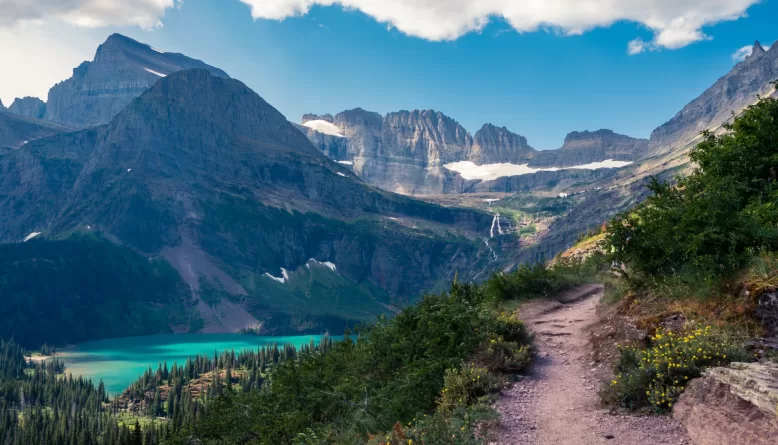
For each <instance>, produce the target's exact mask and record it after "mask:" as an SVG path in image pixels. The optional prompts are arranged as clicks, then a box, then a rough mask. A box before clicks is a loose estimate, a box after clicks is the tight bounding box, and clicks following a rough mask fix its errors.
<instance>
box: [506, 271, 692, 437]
mask: <svg viewBox="0 0 778 445" xmlns="http://www.w3.org/2000/svg"><path fill="white" fill-rule="evenodd" d="M601 297H602V286H599V285H589V286H583V287H580V288H577V289H575V290H573V291H571V292H569V293H568V294H566V295H563V296H562V298H560V301H562V302H566V303H560V302H559V301H533V302H530V303H527V304H525V305H523V306H522V308H521V318H522V319H523V320H524V321H525V323H526V324H527V327H528V328H529V329H530V330H531V331H532V332H533V333H534V334H535V347H536V348H537V350H538V356H537V357H536V359H535V362H534V364H533V367H532V369H531V370H530V372H529V375H528V376H527V377H526V378H525V379H524V380H522V381H521V382H518V383H516V384H514V385H513V386H512V387H511V388H510V389H507V390H505V391H503V394H502V395H501V397H500V400H499V401H498V402H497V403H496V405H495V408H496V409H497V411H498V412H499V413H500V415H501V419H502V420H501V428H500V429H499V431H498V433H497V436H498V439H497V441H496V442H492V443H493V444H499V445H517V444H533V445H536V444H537V445H547V444H548V445H552V444H553V445H583V444H619V445H632V444H634V445H639V444H640V445H643V444H689V443H690V441H689V439H688V436H687V435H686V432H685V431H684V429H683V427H681V426H680V425H679V424H678V423H676V422H675V421H673V420H672V418H670V417H663V416H632V415H627V414H613V413H611V412H610V410H608V409H603V407H602V406H601V405H600V402H599V395H598V390H599V389H600V386H601V385H602V382H601V381H600V380H599V379H598V377H597V376H602V375H603V367H608V366H610V364H608V363H599V364H598V363H595V362H594V361H592V347H591V344H590V342H589V332H590V330H591V329H597V326H596V323H597V322H598V318H597V314H596V309H597V304H598V302H599V301H600V298H601Z"/></svg>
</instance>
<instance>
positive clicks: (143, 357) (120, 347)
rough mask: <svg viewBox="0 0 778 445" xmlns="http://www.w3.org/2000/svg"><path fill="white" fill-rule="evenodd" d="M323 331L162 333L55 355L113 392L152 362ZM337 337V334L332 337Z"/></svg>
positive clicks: (296, 340)
mask: <svg viewBox="0 0 778 445" xmlns="http://www.w3.org/2000/svg"><path fill="white" fill-rule="evenodd" d="M321 337H322V336H321V335H301V336H293V337H262V336H256V335H243V334H183V335H174V334H160V335H147V336H142V337H123V338H112V339H107V340H97V341H91V342H87V343H82V344H79V345H76V346H72V347H69V348H65V349H62V350H58V351H57V355H56V357H57V358H58V359H60V360H62V361H63V362H64V363H65V368H66V372H68V373H71V374H73V376H74V377H77V376H83V377H85V378H90V379H92V381H93V382H94V384H95V385H97V384H98V382H99V381H100V380H101V379H102V380H103V384H105V389H106V391H107V392H108V394H110V395H116V394H118V393H120V392H121V391H122V390H124V389H125V388H126V387H128V386H129V385H130V384H131V383H132V382H133V381H135V380H136V379H137V378H138V377H139V376H140V375H141V374H143V372H145V371H146V369H148V367H149V366H151V367H152V368H153V369H155V370H156V369H157V364H158V363H161V362H164V361H167V364H168V368H170V367H171V366H172V365H173V363H179V364H183V363H185V362H186V359H187V358H188V357H193V356H195V355H197V354H200V355H207V356H213V353H214V351H217V352H221V351H229V350H234V351H235V353H238V352H240V351H242V350H246V349H257V348H258V347H261V346H272V345H273V344H277V345H278V346H283V345H284V344H291V345H294V346H301V345H304V344H308V343H310V341H311V340H313V341H315V342H316V343H318V342H319V340H320V339H321ZM333 338H334V339H338V337H333Z"/></svg>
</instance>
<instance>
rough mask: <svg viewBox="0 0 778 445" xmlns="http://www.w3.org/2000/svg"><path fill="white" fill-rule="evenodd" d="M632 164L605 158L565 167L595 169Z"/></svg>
mask: <svg viewBox="0 0 778 445" xmlns="http://www.w3.org/2000/svg"><path fill="white" fill-rule="evenodd" d="M629 164H632V162H630V161H615V160H613V159H606V160H604V161H600V162H592V163H591V164H584V165H577V166H575V167H567V168H570V169H573V170H575V169H579V170H597V169H600V168H621V167H626V166H628V165H629Z"/></svg>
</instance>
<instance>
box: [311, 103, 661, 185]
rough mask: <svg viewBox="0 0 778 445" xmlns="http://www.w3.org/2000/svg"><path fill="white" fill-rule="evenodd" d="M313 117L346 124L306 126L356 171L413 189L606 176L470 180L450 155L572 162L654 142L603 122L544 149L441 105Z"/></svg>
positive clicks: (317, 142)
mask: <svg viewBox="0 0 778 445" xmlns="http://www.w3.org/2000/svg"><path fill="white" fill-rule="evenodd" d="M311 121H324V122H329V123H331V124H332V125H333V126H334V127H333V129H337V130H338V134H337V135H332V134H325V133H323V132H320V131H317V130H315V129H313V128H309V127H305V126H300V127H298V128H299V129H300V130H301V131H302V132H303V133H305V134H306V135H307V136H308V139H309V140H310V141H311V142H312V143H313V144H314V146H316V147H317V148H318V149H319V150H320V151H322V152H323V153H325V154H326V155H327V156H329V157H330V158H332V159H334V160H336V161H340V162H342V163H347V164H349V165H352V166H353V167H352V168H353V171H354V173H356V174H357V176H359V177H360V178H362V179H363V180H364V181H366V182H368V183H369V184H373V185H375V186H378V187H380V188H383V189H385V190H390V191H393V192H398V193H403V194H408V195H426V194H438V193H468V192H480V191H505V192H513V191H520V190H528V189H532V188H535V187H537V186H544V185H546V184H548V183H549V182H553V181H555V180H556V181H557V182H559V181H560V180H563V178H566V177H571V178H572V177H576V178H579V179H580V178H583V177H601V176H602V174H600V173H598V174H591V173H589V172H581V171H578V172H567V171H565V172H539V173H536V174H534V175H533V174H527V175H522V176H514V177H502V178H499V179H498V180H496V181H480V180H466V179H464V178H463V177H461V176H460V175H459V174H458V173H455V172H453V171H450V170H448V169H447V168H445V167H444V166H445V165H446V164H449V163H454V162H461V161H468V162H472V163H474V164H476V165H485V164H500V163H505V164H517V165H518V164H527V163H529V164H530V166H537V167H570V166H577V165H582V164H588V163H593V162H599V161H604V160H607V159H614V160H619V161H633V160H636V159H638V158H640V157H642V156H643V155H645V152H646V146H647V141H646V140H644V139H635V138H631V137H629V136H623V135H619V134H616V133H614V132H612V131H610V130H599V131H595V132H588V131H586V132H580V133H579V132H575V133H571V134H570V135H568V138H567V139H566V141H565V145H564V146H563V147H562V148H560V149H559V150H549V151H537V150H535V149H533V148H532V147H531V146H530V145H529V144H528V143H527V139H526V138H525V137H524V136H521V135H519V134H516V133H513V132H511V131H510V130H508V129H507V128H505V127H497V126H495V125H491V124H485V125H484V126H483V127H481V129H479V130H478V131H477V132H476V134H475V136H474V137H473V136H471V135H470V133H468V132H467V130H465V129H464V128H463V127H462V126H461V125H460V124H459V123H458V122H457V121H455V120H454V119H452V118H450V117H448V116H446V115H445V114H443V113H441V112H438V111H434V110H421V111H420V110H415V111H400V112H395V113H389V114H387V115H386V116H381V115H380V114H378V113H372V112H369V111H365V110H363V109H361V108H357V109H354V110H349V111H344V112H342V113H338V114H337V115H335V116H334V117H333V116H330V115H323V116H320V115H316V114H306V115H305V116H303V120H302V122H303V124H306V123H308V122H311ZM555 178H557V179H555Z"/></svg>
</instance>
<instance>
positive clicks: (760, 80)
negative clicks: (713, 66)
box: [650, 42, 778, 155]
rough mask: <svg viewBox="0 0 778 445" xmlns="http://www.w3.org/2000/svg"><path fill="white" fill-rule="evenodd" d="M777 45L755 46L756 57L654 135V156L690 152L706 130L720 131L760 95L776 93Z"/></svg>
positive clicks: (707, 91)
mask: <svg viewBox="0 0 778 445" xmlns="http://www.w3.org/2000/svg"><path fill="white" fill-rule="evenodd" d="M776 46H778V45H775V44H774V45H773V47H771V49H770V51H765V49H764V48H763V47H762V45H761V44H760V43H759V42H755V43H754V48H753V51H752V54H751V55H750V56H749V57H748V58H747V59H746V61H744V62H742V63H738V64H737V65H735V66H734V68H732V70H731V71H730V72H729V73H727V74H725V75H724V76H722V77H721V78H719V79H718V80H717V81H716V82H715V83H714V84H713V85H711V86H710V87H709V88H708V89H707V90H705V91H704V92H703V93H702V94H701V95H700V96H698V97H697V98H696V99H694V100H693V101H691V102H689V103H688V104H687V105H686V106H685V107H684V108H683V109H682V110H681V111H679V112H678V113H677V114H676V115H675V116H674V117H673V118H672V119H670V120H669V121H667V122H665V123H664V124H662V125H661V126H659V127H658V128H656V129H655V130H654V131H653V132H652V133H651V139H650V141H651V142H650V145H651V148H650V150H651V154H652V155H656V154H662V153H667V152H669V151H673V150H675V149H686V148H688V147H691V146H693V145H694V144H696V143H697V141H698V140H699V136H700V134H701V133H702V132H703V131H704V130H711V131H716V130H718V129H719V128H721V126H722V125H723V124H724V123H726V122H729V121H730V120H731V119H732V113H735V114H738V113H740V112H741V111H742V110H743V109H744V108H745V107H747V106H749V105H752V104H753V103H755V102H756V101H757V96H758V95H762V96H765V95H769V94H773V92H774V89H773V87H772V85H770V82H772V81H774V80H775V79H778V51H776V50H775V47H776Z"/></svg>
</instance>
